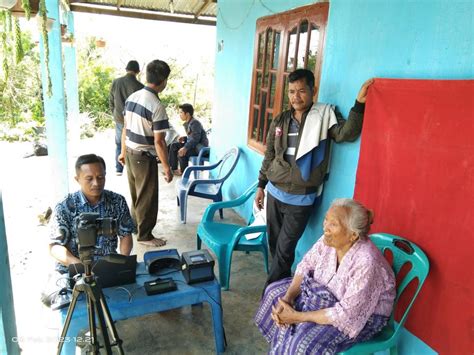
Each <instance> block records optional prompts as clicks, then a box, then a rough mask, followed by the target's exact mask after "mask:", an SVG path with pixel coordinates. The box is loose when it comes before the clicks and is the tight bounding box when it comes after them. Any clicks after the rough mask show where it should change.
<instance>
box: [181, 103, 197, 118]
mask: <svg viewBox="0 0 474 355" xmlns="http://www.w3.org/2000/svg"><path fill="white" fill-rule="evenodd" d="M178 107H179V108H180V109H181V111H183V112H184V113H189V114H190V115H191V117H193V115H194V107H193V105H191V104H182V105H179V106H178Z"/></svg>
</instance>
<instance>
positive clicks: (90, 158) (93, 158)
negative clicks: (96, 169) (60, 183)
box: [76, 154, 105, 174]
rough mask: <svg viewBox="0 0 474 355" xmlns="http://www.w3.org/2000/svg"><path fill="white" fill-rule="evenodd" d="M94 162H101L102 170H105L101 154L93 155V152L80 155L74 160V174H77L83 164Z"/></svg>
mask: <svg viewBox="0 0 474 355" xmlns="http://www.w3.org/2000/svg"><path fill="white" fill-rule="evenodd" d="M95 163H99V164H102V166H103V167H104V171H105V161H104V159H103V158H102V157H101V156H98V155H95V154H85V155H81V156H80V157H79V158H77V160H76V174H79V171H81V167H82V166H83V165H86V164H95Z"/></svg>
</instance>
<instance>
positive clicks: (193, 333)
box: [0, 130, 267, 354]
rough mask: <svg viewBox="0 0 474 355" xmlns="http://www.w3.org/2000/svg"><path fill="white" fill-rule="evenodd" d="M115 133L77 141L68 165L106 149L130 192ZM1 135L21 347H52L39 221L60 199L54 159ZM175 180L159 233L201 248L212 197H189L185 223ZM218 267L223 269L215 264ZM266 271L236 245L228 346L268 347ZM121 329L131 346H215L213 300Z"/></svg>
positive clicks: (116, 185) (112, 184) (120, 186)
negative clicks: (261, 323)
mask: <svg viewBox="0 0 474 355" xmlns="http://www.w3.org/2000/svg"><path fill="white" fill-rule="evenodd" d="M113 141H114V138H113V131H112V130H110V131H107V132H105V133H103V134H98V135H96V137H95V138H93V139H88V140H82V141H80V142H78V144H77V145H75V146H72V147H71V148H70V150H69V152H70V157H71V158H70V166H71V167H72V166H73V164H74V161H75V159H76V158H77V156H78V155H80V154H86V153H90V152H94V153H96V154H100V155H102V156H103V157H104V159H105V160H106V163H107V167H108V175H107V183H106V188H107V189H109V190H113V191H116V192H118V193H121V194H123V195H124V196H125V197H126V198H127V199H128V200H129V193H128V185H127V177H126V175H125V174H124V175H123V176H115V175H114V168H113V166H114V165H113V149H114V147H113ZM0 143H1V144H0V145H1V146H0V149H1V151H5V152H6V151H8V152H10V154H8V155H7V154H5V155H3V157H2V163H3V166H9V167H13V169H11V171H10V172H8V173H6V174H3V173H2V180H3V181H2V187H3V203H4V210H5V219H6V228H7V240H8V244H9V256H10V268H11V273H12V283H13V294H14V302H15V313H16V324H17V329H18V341H19V342H20V347H21V348H22V353H23V354H52V353H55V349H56V344H57V336H58V332H59V331H60V326H58V318H57V313H56V312H52V311H50V310H49V309H47V308H45V307H44V306H42V304H41V303H40V302H39V292H40V290H41V289H42V285H43V282H44V279H45V275H47V273H48V270H50V269H51V267H52V261H51V259H50V257H49V256H48V255H47V253H46V245H47V235H48V227H47V226H40V225H38V219H37V215H38V214H40V213H41V212H42V211H44V210H45V209H46V207H48V206H53V205H54V203H55V201H52V198H51V196H52V193H51V191H52V188H53V187H52V186H51V183H50V182H49V176H50V175H49V171H48V164H49V160H48V157H31V158H28V159H23V158H22V157H23V155H24V154H25V153H27V152H28V151H30V150H31V145H30V144H29V143H5V142H0ZM71 171H73V170H72V169H71ZM71 175H72V173H71ZM70 181H71V182H70V186H71V188H72V189H76V188H77V184H76V183H75V182H74V180H73V177H72V176H71V177H70ZM174 184H175V181H173V182H172V183H171V184H167V183H166V182H164V180H163V179H162V178H160V197H159V201H160V202H159V203H160V206H159V214H158V223H157V226H156V228H155V230H154V234H155V235H156V236H158V237H164V238H166V239H167V240H168V244H167V248H177V249H178V251H179V252H180V253H182V252H183V251H188V250H195V249H196V228H197V225H198V223H199V221H200V219H201V216H202V214H203V212H204V210H205V208H206V206H207V204H208V201H206V200H203V199H198V198H194V197H191V198H190V199H189V202H188V222H187V224H181V223H180V222H179V217H178V207H177V205H176V193H175V187H174ZM224 217H225V219H226V220H232V221H240V222H242V223H243V221H242V220H241V218H240V217H239V216H238V215H237V214H236V213H235V212H233V211H225V216H224ZM147 250H151V249H150V248H147V247H144V246H142V245H137V244H135V246H134V249H133V251H132V253H135V254H137V255H138V259H139V260H142V259H143V253H144V252H145V251H147ZM215 273H216V274H218V268H217V265H216V267H215ZM265 278H266V274H265V271H264V264H263V256H262V254H261V253H251V254H245V253H241V252H236V253H234V256H233V260H232V271H231V279H230V290H229V291H223V292H222V303H223V304H222V307H223V314H224V327H225V333H226V338H227V349H226V353H227V354H263V353H265V352H266V351H267V344H266V342H265V340H264V339H263V337H262V336H261V335H260V333H259V332H258V331H257V328H256V327H255V325H254V324H253V316H254V313H255V311H256V309H257V307H258V302H259V298H260V294H261V292H262V287H263V285H264V282H265ZM117 330H118V333H119V336H120V337H121V339H122V340H123V341H124V344H123V347H124V350H125V353H126V354H155V353H160V354H213V353H215V346H214V335H213V330H212V321H211V315H210V308H209V306H208V305H206V304H204V305H203V307H185V308H182V309H177V310H172V311H168V312H163V313H159V314H153V315H148V316H145V317H140V318H133V319H128V320H124V321H118V322H117Z"/></svg>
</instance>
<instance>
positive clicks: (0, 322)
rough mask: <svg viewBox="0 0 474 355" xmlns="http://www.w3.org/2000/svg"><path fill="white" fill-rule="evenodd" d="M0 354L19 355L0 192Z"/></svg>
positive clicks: (0, 192) (0, 193) (0, 194)
mask: <svg viewBox="0 0 474 355" xmlns="http://www.w3.org/2000/svg"><path fill="white" fill-rule="evenodd" d="M0 285H1V287H0V354H10V355H19V354H20V347H19V345H18V338H17V332H16V321H15V308H14V306H13V294H12V280H11V275H10V262H9V258H8V246H7V234H6V232H5V217H4V214H3V202H2V191H1V190H0Z"/></svg>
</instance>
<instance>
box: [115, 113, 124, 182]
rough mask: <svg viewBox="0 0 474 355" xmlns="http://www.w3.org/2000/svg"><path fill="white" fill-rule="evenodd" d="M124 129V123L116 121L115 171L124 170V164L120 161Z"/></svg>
mask: <svg viewBox="0 0 474 355" xmlns="http://www.w3.org/2000/svg"><path fill="white" fill-rule="evenodd" d="M122 130H123V123H118V122H115V171H116V172H118V173H121V172H123V165H122V164H120V163H119V161H118V156H119V155H120V153H121V152H122Z"/></svg>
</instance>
